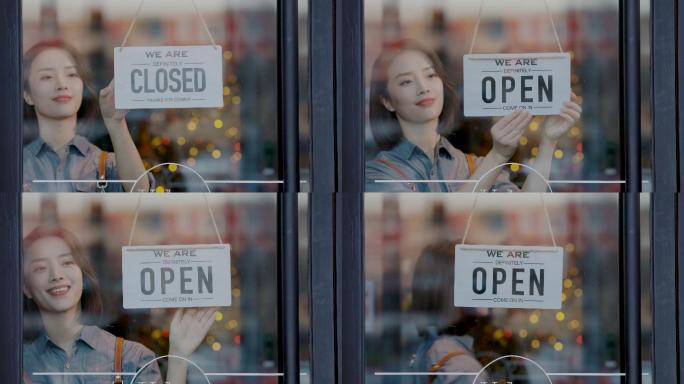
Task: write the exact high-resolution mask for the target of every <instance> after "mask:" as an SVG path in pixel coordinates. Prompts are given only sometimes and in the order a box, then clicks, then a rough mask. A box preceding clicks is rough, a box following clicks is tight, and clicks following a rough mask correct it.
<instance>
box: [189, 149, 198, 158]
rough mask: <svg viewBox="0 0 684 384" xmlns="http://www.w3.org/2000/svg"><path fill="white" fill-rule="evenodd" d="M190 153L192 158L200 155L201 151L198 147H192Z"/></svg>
mask: <svg viewBox="0 0 684 384" xmlns="http://www.w3.org/2000/svg"><path fill="white" fill-rule="evenodd" d="M188 153H189V154H190V156H197V154H198V153H199V149H197V147H191V148H190V150H189V151H188Z"/></svg>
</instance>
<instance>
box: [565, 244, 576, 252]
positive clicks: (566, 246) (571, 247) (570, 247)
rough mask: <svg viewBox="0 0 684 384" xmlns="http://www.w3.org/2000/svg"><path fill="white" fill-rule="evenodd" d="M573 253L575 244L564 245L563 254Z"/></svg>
mask: <svg viewBox="0 0 684 384" xmlns="http://www.w3.org/2000/svg"><path fill="white" fill-rule="evenodd" d="M574 251H575V244H573V243H567V244H565V252H567V253H572V252H574Z"/></svg>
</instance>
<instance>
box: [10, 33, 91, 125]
mask: <svg viewBox="0 0 684 384" xmlns="http://www.w3.org/2000/svg"><path fill="white" fill-rule="evenodd" d="M49 49H61V50H63V51H65V52H66V53H68V54H69V56H71V58H72V59H73V60H74V66H75V67H76V72H77V73H78V75H79V76H80V78H81V80H82V81H83V100H82V101H81V106H80V107H79V109H78V118H79V119H80V120H83V119H85V120H86V121H87V122H88V121H90V120H91V119H93V118H95V116H96V115H97V113H98V108H99V106H98V98H99V95H98V93H97V92H96V91H95V86H94V85H93V81H92V76H91V73H90V71H89V70H88V66H86V65H85V60H84V58H83V56H82V55H81V54H80V53H79V52H78V51H77V50H76V48H74V47H73V46H71V45H70V44H68V43H66V42H64V41H62V40H45V41H41V42H38V43H36V44H35V45H33V46H32V47H31V48H29V49H28V50H27V51H26V53H24V59H23V71H24V72H23V79H22V80H23V86H24V90H30V88H29V83H28V76H29V74H30V72H31V65H32V64H33V61H34V60H35V59H36V57H38V55H40V54H41V53H43V52H45V51H47V50H49ZM35 119H36V111H35V108H34V107H33V106H32V105H29V104H28V103H26V102H24V121H28V122H30V121H31V120H35Z"/></svg>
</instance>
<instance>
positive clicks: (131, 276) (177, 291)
mask: <svg viewBox="0 0 684 384" xmlns="http://www.w3.org/2000/svg"><path fill="white" fill-rule="evenodd" d="M122 253H123V257H122V268H121V271H122V275H123V306H124V308H126V309H132V308H178V307H225V306H230V305H231V288H230V275H231V272H230V245H227V244H215V245H156V246H125V247H122Z"/></svg>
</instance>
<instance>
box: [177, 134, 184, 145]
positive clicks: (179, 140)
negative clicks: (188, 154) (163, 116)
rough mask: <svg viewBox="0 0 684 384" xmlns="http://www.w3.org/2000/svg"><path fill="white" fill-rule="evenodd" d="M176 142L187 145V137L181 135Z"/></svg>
mask: <svg viewBox="0 0 684 384" xmlns="http://www.w3.org/2000/svg"><path fill="white" fill-rule="evenodd" d="M176 143H177V144H178V145H185V137H183V136H181V137H179V138H177V139H176Z"/></svg>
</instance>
